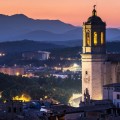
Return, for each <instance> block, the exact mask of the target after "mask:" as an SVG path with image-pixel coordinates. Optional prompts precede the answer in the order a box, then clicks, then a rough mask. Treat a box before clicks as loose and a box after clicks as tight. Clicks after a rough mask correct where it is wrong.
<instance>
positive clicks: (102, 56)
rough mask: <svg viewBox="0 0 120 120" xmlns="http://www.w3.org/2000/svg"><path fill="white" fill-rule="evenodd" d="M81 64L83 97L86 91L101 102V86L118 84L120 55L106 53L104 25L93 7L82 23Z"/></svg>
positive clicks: (119, 80)
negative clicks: (90, 14)
mask: <svg viewBox="0 0 120 120" xmlns="http://www.w3.org/2000/svg"><path fill="white" fill-rule="evenodd" d="M81 64H82V95H83V96H84V94H85V92H86V90H87V91H89V95H90V99H94V100H101V99H102V98H103V85H106V84H111V83H118V82H120V54H112V53H111V54H108V53H107V50H106V23H105V22H103V21H102V19H101V18H100V17H98V16H97V11H96V9H95V6H94V8H93V11H92V16H91V17H89V18H88V20H87V21H86V22H84V23H83V46H82V54H81ZM82 99H83V101H84V97H82Z"/></svg>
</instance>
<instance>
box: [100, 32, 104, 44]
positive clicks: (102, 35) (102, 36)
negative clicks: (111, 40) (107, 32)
mask: <svg viewBox="0 0 120 120" xmlns="http://www.w3.org/2000/svg"><path fill="white" fill-rule="evenodd" d="M103 44H104V34H103V32H101V45H103Z"/></svg>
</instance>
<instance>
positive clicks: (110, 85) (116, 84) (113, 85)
mask: <svg viewBox="0 0 120 120" xmlns="http://www.w3.org/2000/svg"><path fill="white" fill-rule="evenodd" d="M103 87H120V83H113V84H107V85H104V86H103Z"/></svg>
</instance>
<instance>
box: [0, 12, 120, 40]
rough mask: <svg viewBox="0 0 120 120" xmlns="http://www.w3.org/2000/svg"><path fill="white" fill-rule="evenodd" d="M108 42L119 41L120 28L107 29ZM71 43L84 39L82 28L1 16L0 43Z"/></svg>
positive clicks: (46, 21)
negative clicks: (33, 41)
mask: <svg viewBox="0 0 120 120" xmlns="http://www.w3.org/2000/svg"><path fill="white" fill-rule="evenodd" d="M106 38H107V40H108V41H114V40H119V38H120V29H119V28H107V30H106ZM23 39H28V40H35V41H47V42H53V41H69V40H81V39H82V27H77V26H73V25H71V24H68V23H64V22H62V21H60V20H47V19H37V20H36V19H32V18H29V17H27V16H25V15H23V14H15V15H11V16H7V15H2V14H0V41H16V40H23Z"/></svg>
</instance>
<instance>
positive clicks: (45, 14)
mask: <svg viewBox="0 0 120 120" xmlns="http://www.w3.org/2000/svg"><path fill="white" fill-rule="evenodd" d="M94 4H96V5H97V11H98V13H97V14H98V16H100V17H101V18H102V19H103V21H106V22H107V25H108V26H109V27H110V26H112V27H119V26H120V23H119V21H120V16H119V8H120V0H116V2H115V1H113V0H92V1H89V0H75V1H73V0H44V1H43V0H3V1H1V4H0V13H1V14H6V15H12V14H25V15H27V16H28V17H31V18H35V19H59V20H62V21H64V22H66V23H71V24H73V25H80V26H81V25H82V23H83V22H84V21H86V20H87V18H88V17H89V16H91V14H92V9H93V5H94Z"/></svg>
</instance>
